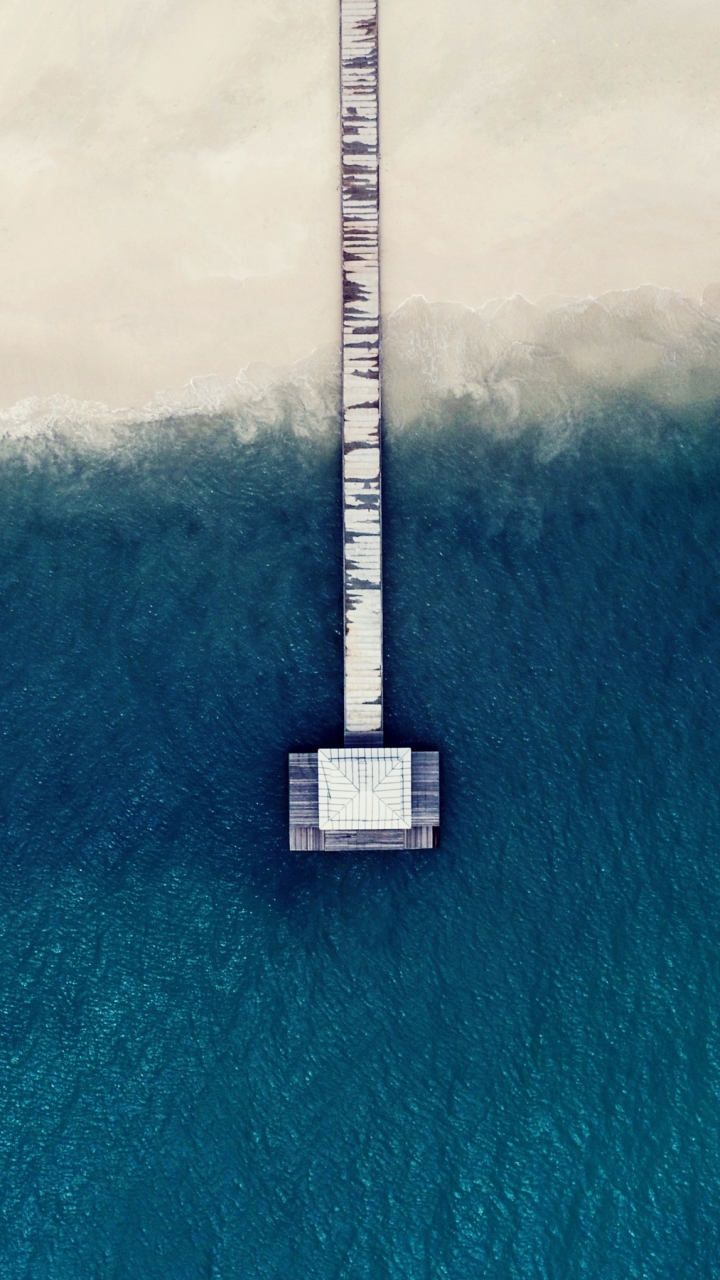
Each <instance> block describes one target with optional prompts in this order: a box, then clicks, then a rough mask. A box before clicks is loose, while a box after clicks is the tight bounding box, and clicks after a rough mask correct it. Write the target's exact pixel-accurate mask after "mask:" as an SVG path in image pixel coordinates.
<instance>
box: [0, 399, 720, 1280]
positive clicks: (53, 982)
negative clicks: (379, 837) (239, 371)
mask: <svg viewBox="0 0 720 1280" xmlns="http://www.w3.org/2000/svg"><path fill="white" fill-rule="evenodd" d="M339 499H340V493H339V455H338V449H337V447H336V444H335V442H334V441H333V442H331V441H329V440H328V439H325V438H322V439H320V438H317V439H301V438H298V437H296V436H295V435H294V434H293V433H292V432H291V431H289V430H283V429H280V428H278V429H276V430H273V431H270V430H268V431H266V432H263V433H260V435H258V436H257V437H256V438H255V439H254V440H251V441H250V442H245V443H243V442H241V441H240V440H239V439H238V438H237V436H236V434H235V432H234V430H233V424H232V423H231V422H229V421H228V422H226V423H223V422H222V421H210V420H207V421H204V422H196V423H191V424H185V425H183V424H181V423H178V424H175V425H173V424H169V425H168V424H166V425H165V426H162V427H158V428H157V430H156V431H155V432H154V433H153V431H151V430H149V431H148V432H147V433H146V436H145V438H144V441H143V442H142V444H138V445H137V446H133V447H132V448H129V447H128V448H127V449H124V450H116V451H115V452H114V453H113V452H105V453H102V452H99V451H95V452H89V451H87V450H85V451H73V450H72V449H71V448H70V447H67V448H64V449H61V448H59V447H58V448H56V449H55V450H54V451H53V450H51V449H50V447H48V448H47V449H44V450H43V449H39V450H36V451H35V452H34V453H33V454H32V456H30V455H28V456H25V457H23V456H21V455H20V454H17V455H14V456H11V455H10V454H7V455H6V456H5V457H4V459H3V461H2V462H0V503H1V505H2V522H1V524H0V619H1V631H0V637H1V639H0V743H1V753H2V754H1V759H0V804H1V807H2V822H1V824H0V849H1V858H2V863H1V869H0V992H1V995H0V1277H1V1278H2V1280H106V1278H107V1280H435V1278H436V1277H437V1278H440V1277H443V1278H448V1280H475V1278H476V1277H477V1278H478V1280H480V1278H483V1280H484V1278H486V1277H487V1278H488V1280H541V1278H542V1280H571V1278H574V1277H578V1278H579V1280H581V1278H582V1280H585V1278H587V1280H635V1278H636V1277H637V1278H641V1277H642V1280H680V1278H682V1280H701V1278H707V1280H713V1278H715V1277H718V1276H720V784H719V765H720V662H719V659H720V414H713V413H712V412H710V411H708V410H704V411H703V412H702V413H700V412H697V413H691V412H690V411H683V412H682V413H681V412H680V411H678V413H677V414H676V415H675V416H673V415H672V414H666V415H665V416H664V417H663V416H659V414H658V412H657V411H653V412H650V410H649V409H647V407H643V406H642V405H641V404H632V403H630V402H627V403H624V404H623V403H620V402H618V403H617V404H616V405H615V407H614V408H613V409H612V410H608V411H607V412H606V413H605V415H600V416H599V417H598V418H597V420H595V421H592V422H587V423H585V424H584V426H583V425H582V424H581V425H580V426H578V427H577V429H576V431H575V432H574V434H571V436H568V437H567V438H565V439H564V440H563V441H562V447H559V448H557V449H555V448H549V447H548V436H547V432H546V431H544V429H543V428H542V427H538V428H537V430H533V429H532V428H528V429H527V430H525V431H523V432H521V433H519V434H518V435H517V436H516V438H514V439H505V440H501V439H499V438H497V437H492V436H490V435H488V434H487V433H484V432H483V431H482V430H480V429H478V427H477V426H476V425H475V426H471V425H468V423H467V422H466V421H464V419H463V414H462V406H461V405H459V406H458V407H457V410H456V412H455V413H454V415H449V416H448V417H447V420H446V421H444V422H443V423H442V424H438V423H437V422H436V423H434V424H433V425H430V424H425V425H423V424H417V425H416V426H415V427H412V428H408V429H407V430H405V431H403V432H401V433H394V434H391V435H390V437H389V439H388V442H387V447H386V470H385V534H386V577H385V583H386V708H387V733H386V738H387V741H388V742H389V743H390V744H391V745H392V744H396V745H402V746H414V747H418V748H422V747H426V748H434V747H437V748H439V749H440V751H441V753H442V755H441V760H442V804H443V810H442V843H441V847H440V848H439V849H437V850H433V851H428V852H424V853H407V854H393V855H373V854H366V855H362V856H359V855H355V856H347V857H346V856H338V855H327V854H308V853H303V854H300V853H290V852H289V850H288V849H287V847H286V845H287V819H286V804H287V783H286V756H287V752H288V751H289V750H292V749H300V750H301V749H312V748H316V747H318V746H332V745H339V744H340V742H341V726H342V702H341V697H342V651H341V639H342V638H341V576H340V505H339Z"/></svg>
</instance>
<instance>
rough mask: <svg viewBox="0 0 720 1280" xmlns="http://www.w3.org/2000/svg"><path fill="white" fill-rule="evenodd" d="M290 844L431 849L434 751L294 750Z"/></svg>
mask: <svg viewBox="0 0 720 1280" xmlns="http://www.w3.org/2000/svg"><path fill="white" fill-rule="evenodd" d="M289 767H290V848H291V849H307V850H323V849H324V850H327V851H328V852H333V851H336V852H339V851H341V850H348V851H351V850H358V849H384V850H388V851H390V850H395V849H434V848H437V846H438V844H439V843H440V840H439V836H440V757H439V754H438V752H437V751H411V750H410V748H409V747H339V748H336V749H329V750H321V751H312V752H294V753H293V754H291V756H290V758H289Z"/></svg>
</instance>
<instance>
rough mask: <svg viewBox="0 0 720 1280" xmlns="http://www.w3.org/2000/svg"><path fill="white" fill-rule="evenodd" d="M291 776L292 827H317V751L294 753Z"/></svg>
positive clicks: (291, 762)
mask: <svg viewBox="0 0 720 1280" xmlns="http://www.w3.org/2000/svg"><path fill="white" fill-rule="evenodd" d="M288 768H289V775H290V826H291V827H293V826H298V827H316V826H317V825H318V823H319V821H320V817H319V813H318V761H317V751H314V752H293V753H292V754H291V755H290V757H289V760H288Z"/></svg>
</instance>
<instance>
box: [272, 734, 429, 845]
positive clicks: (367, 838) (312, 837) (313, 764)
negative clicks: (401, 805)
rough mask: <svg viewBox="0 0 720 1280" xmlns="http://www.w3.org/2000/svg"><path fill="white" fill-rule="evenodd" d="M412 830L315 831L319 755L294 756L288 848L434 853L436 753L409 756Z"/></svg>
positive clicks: (314, 753)
mask: <svg viewBox="0 0 720 1280" xmlns="http://www.w3.org/2000/svg"><path fill="white" fill-rule="evenodd" d="M410 762H411V778H412V788H411V795H412V826H411V827H409V828H406V829H405V830H387V829H383V828H381V829H379V830H378V829H376V830H373V831H367V830H366V831H323V830H321V829H320V825H319V824H320V806H319V797H318V753H317V751H313V752H303V753H301V752H293V753H292V754H291V756H290V759H289V774H290V848H291V849H306V850H313V849H317V850H323V849H324V850H327V851H328V852H330V851H333V852H340V851H342V850H343V849H346V850H357V849H387V850H391V849H433V848H435V847H436V846H437V844H438V842H439V829H440V757H439V755H438V752H437V751H413V752H412V755H411V757H410Z"/></svg>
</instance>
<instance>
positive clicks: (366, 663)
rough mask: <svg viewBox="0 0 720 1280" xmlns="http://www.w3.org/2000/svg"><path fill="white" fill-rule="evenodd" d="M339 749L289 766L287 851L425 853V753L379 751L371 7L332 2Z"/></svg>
mask: <svg viewBox="0 0 720 1280" xmlns="http://www.w3.org/2000/svg"><path fill="white" fill-rule="evenodd" d="M340 11H341V12H340V99H341V101H340V116H341V128H342V144H341V147H342V283H343V313H342V446H343V448H342V453H343V474H342V495H343V496H342V501H343V611H344V622H345V650H344V704H345V715H344V746H343V747H337V748H329V749H323V750H320V751H314V752H310V753H293V754H292V755H291V756H290V760H289V768H290V815H289V816H290V848H291V849H301V850H302V849H304V850H327V851H335V852H339V851H342V850H350V851H352V850H361V849H379V850H388V851H391V850H400V849H430V848H434V847H436V846H437V844H438V843H439V830H440V763H439V756H438V753H437V752H436V751H411V750H410V749H409V748H397V747H385V746H384V745H383V609H382V603H383V602H382V501H381V498H382V494H381V473H382V467H381V435H380V424H381V383H380V252H379V148H378V21H377V20H378V14H377V0H340Z"/></svg>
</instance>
